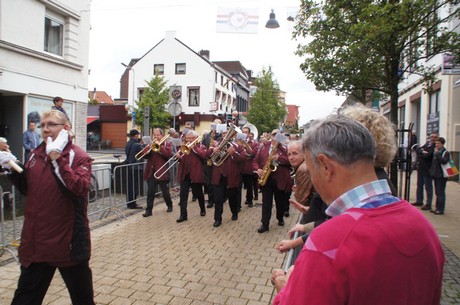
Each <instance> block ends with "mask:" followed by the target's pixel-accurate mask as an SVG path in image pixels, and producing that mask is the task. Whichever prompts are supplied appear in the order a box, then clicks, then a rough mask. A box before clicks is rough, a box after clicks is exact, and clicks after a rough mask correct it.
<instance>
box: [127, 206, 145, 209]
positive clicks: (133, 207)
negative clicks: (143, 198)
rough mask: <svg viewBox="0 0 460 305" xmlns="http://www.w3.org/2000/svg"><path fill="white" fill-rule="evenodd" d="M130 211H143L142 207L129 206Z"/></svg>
mask: <svg viewBox="0 0 460 305" xmlns="http://www.w3.org/2000/svg"><path fill="white" fill-rule="evenodd" d="M128 209H131V210H140V209H143V208H142V207H141V206H140V205H129V206H128Z"/></svg>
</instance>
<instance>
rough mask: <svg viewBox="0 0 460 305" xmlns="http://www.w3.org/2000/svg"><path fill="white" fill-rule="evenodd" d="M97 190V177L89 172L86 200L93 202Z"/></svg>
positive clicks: (95, 198)
mask: <svg viewBox="0 0 460 305" xmlns="http://www.w3.org/2000/svg"><path fill="white" fill-rule="evenodd" d="M98 191H99V186H98V184H97V179H96V176H95V175H94V174H91V181H90V184H89V190H88V202H94V201H96V200H97V192H98Z"/></svg>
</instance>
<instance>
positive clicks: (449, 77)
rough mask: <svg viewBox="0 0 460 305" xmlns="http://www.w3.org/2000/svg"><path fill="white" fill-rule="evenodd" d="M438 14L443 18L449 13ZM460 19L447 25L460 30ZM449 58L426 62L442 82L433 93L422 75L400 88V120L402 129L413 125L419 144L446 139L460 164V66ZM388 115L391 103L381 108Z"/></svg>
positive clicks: (449, 148)
mask: <svg viewBox="0 0 460 305" xmlns="http://www.w3.org/2000/svg"><path fill="white" fill-rule="evenodd" d="M442 10H446V8H443V9H441V10H440V12H438V13H439V14H440V15H441V16H442V15H443V14H445V13H444V12H443V11H442ZM458 25H459V20H455V21H453V22H451V23H449V24H446V26H447V27H448V28H449V29H450V30H452V29H456V30H457V31H459V28H458ZM445 59H446V56H445V54H444V55H436V56H434V57H432V58H430V59H429V60H427V61H425V62H424V65H425V66H433V67H434V68H435V70H436V71H437V72H436V76H437V79H438V81H437V82H436V83H435V84H434V86H433V90H432V91H431V92H426V90H424V84H423V83H422V82H421V76H419V75H415V74H412V75H409V76H407V78H405V79H404V80H403V81H402V82H401V83H400V86H399V101H398V121H399V122H400V123H401V124H403V125H401V124H400V125H401V126H398V128H401V127H404V128H405V129H407V128H408V127H409V124H410V123H412V124H413V129H412V130H413V131H414V132H415V134H416V135H417V139H418V143H420V144H424V143H425V142H426V141H427V140H429V134H430V133H431V132H437V133H438V134H439V136H441V137H444V138H445V139H446V145H445V146H446V148H447V149H448V150H449V151H451V152H453V154H452V155H453V158H454V160H455V161H456V163H457V164H458V161H459V159H458V157H459V155H458V152H460V66H458V65H457V66H452V65H451V63H452V62H447V61H445ZM381 106H382V107H383V111H384V112H388V111H389V106H390V105H389V102H388V103H386V104H384V105H381Z"/></svg>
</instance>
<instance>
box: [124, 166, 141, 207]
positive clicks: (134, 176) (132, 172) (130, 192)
mask: <svg viewBox="0 0 460 305" xmlns="http://www.w3.org/2000/svg"><path fill="white" fill-rule="evenodd" d="M126 171H127V173H126V175H127V177H126V178H127V179H126V183H127V185H126V189H127V196H128V198H127V202H128V207H129V206H133V205H136V198H137V195H138V194H139V180H140V173H142V172H141V171H139V170H138V168H137V165H132V166H131V165H130V166H127V167H126Z"/></svg>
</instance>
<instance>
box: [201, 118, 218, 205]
mask: <svg viewBox="0 0 460 305" xmlns="http://www.w3.org/2000/svg"><path fill="white" fill-rule="evenodd" d="M217 124H222V121H221V120H219V119H215V120H214V121H213V123H212V124H211V131H210V132H209V133H208V134H206V136H205V137H204V138H203V142H202V143H203V144H204V145H205V146H206V147H207V148H209V147H211V146H214V144H215V142H216V141H220V139H221V134H219V133H218V132H217V130H216V128H217ZM203 171H204V188H205V190H206V191H207V193H208V205H207V206H206V207H207V208H208V209H210V208H213V207H214V192H213V186H212V183H211V176H212V162H211V161H210V160H209V159H208V160H207V162H206V166H204V168H203Z"/></svg>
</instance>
